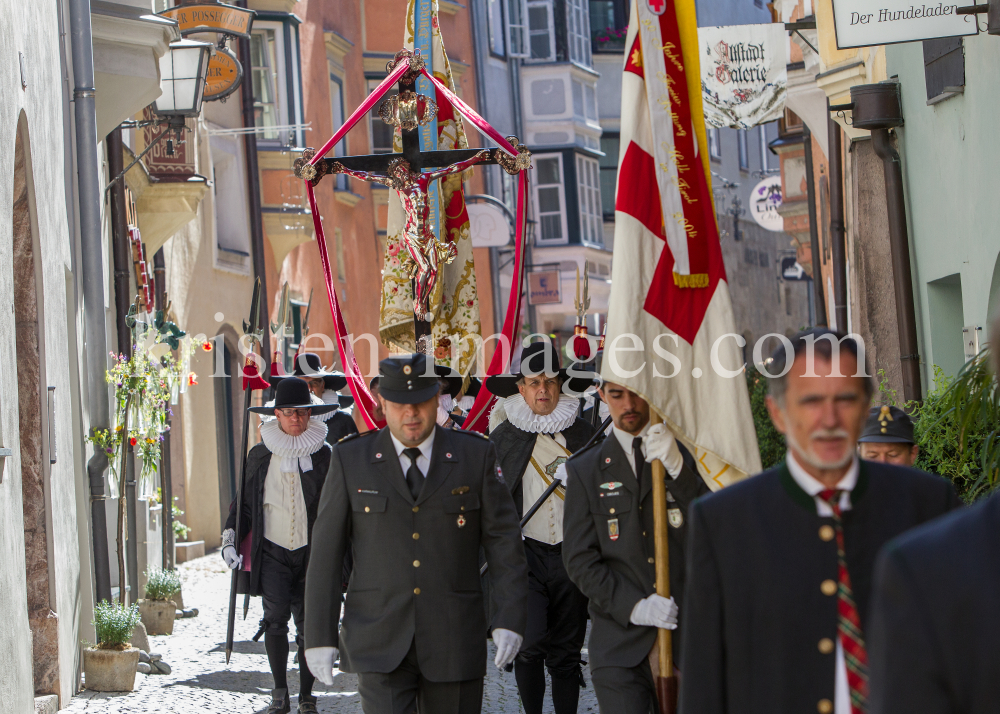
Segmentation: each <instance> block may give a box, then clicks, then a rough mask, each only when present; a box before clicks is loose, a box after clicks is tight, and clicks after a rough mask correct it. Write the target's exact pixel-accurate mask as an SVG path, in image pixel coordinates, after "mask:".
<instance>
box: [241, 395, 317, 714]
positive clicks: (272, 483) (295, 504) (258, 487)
mask: <svg viewBox="0 0 1000 714" xmlns="http://www.w3.org/2000/svg"><path fill="white" fill-rule="evenodd" d="M336 408H337V407H336V406H335V405H332V404H330V405H315V404H313V403H312V401H311V400H310V398H309V387H308V386H307V385H306V383H305V382H304V381H302V380H301V379H298V378H297V377H289V378H286V379H284V380H282V382H281V384H279V385H278V388H277V390H276V394H275V400H274V405H273V406H270V407H252V408H251V411H253V412H256V413H258V414H264V415H268V416H273V417H275V418H274V419H272V420H269V421H265V422H263V423H262V424H261V426H260V435H261V439H262V442H261V443H259V444H257V445H256V446H254V447H253V448H252V449H251V450H250V453H249V454H248V455H247V464H246V484H245V490H244V493H243V504H242V506H243V515H242V517H241V520H240V528H241V530H242V531H243V532H241V533H239V534H237V533H236V531H235V528H236V508H237V503H236V501H235V499H234V500H233V503H232V505H231V506H230V509H229V518H228V520H227V521H226V530H225V531H224V532H223V534H222V557H223V559H224V560H225V561H226V565H228V566H229V567H230V568H237V567H239V566H240V563H241V557H240V556H239V555H238V554H237V552H236V550H237V547H238V545H237V544H239V543H242V542H243V538H245V537H246V535H247V534H248V533H251V532H252V533H253V535H252V538H251V546H250V594H251V595H260V596H261V597H262V600H263V606H264V619H263V620H262V622H261V629H262V630H263V632H264V648H265V650H266V651H267V660H268V664H269V665H270V667H271V675H272V676H273V677H274V689H273V690H272V691H271V703H270V705H269V706H268V709H267V714H285V713H286V712H289V711H291V705H290V701H289V696H288V681H287V674H286V670H287V667H288V620H289V618H290V617H291V618H294V619H295V632H296V636H295V642H296V645H297V646H298V648H299V649H300V650H301V649H302V647H303V643H304V638H303V633H304V629H303V627H304V624H305V623H304V619H305V618H304V605H305V581H306V566H307V565H308V564H309V551H310V544H311V542H312V530H313V523H314V522H315V520H316V509H317V506H318V504H319V496H320V491H321V490H322V488H323V482H324V480H325V479H326V473H327V470H328V469H329V466H330V446H329V445H328V444H327V443H326V441H325V439H326V433H327V428H326V424H325V423H324V422H323V421H320V420H318V419H313V418H311V417H312V416H313V415H316V416H319V415H320V414H323V413H325V412H328V411H333V410H335V409H336ZM313 681H314V677H313V675H312V674H311V673H310V672H309V670H308V669H307V668H306V667H305V666H304V663H303V662H301V661H300V662H299V706H298V711H299V712H300V713H301V714H316V698H315V697H314V696H313V695H312V685H313Z"/></svg>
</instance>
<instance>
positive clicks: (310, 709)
mask: <svg viewBox="0 0 1000 714" xmlns="http://www.w3.org/2000/svg"><path fill="white" fill-rule="evenodd" d="M298 714H318V712H317V710H316V697H303V696H301V695H300V696H299V713H298Z"/></svg>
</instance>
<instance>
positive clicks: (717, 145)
mask: <svg viewBox="0 0 1000 714" xmlns="http://www.w3.org/2000/svg"><path fill="white" fill-rule="evenodd" d="M708 158H710V159H715V160H716V161H722V134H721V133H720V132H719V127H717V126H710V127H708Z"/></svg>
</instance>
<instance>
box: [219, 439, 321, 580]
mask: <svg viewBox="0 0 1000 714" xmlns="http://www.w3.org/2000/svg"><path fill="white" fill-rule="evenodd" d="M271 456H272V454H271V451H270V450H269V449H268V448H267V447H266V446H264V444H263V443H260V444H257V445H256V446H255V447H253V448H252V449H250V453H249V454H247V470H246V484H245V485H244V496H243V516H242V518H241V520H240V531H241V532H240V533H237V534H236V543H237V547H238V546H239V544H240V543H242V542H243V539H244V538H245V537H246V535H247V533H249V532H250V531H251V530H252V531H253V537H252V538H251V539H250V585H249V588H250V594H251V595H254V596H257V595H260V594H261V590H260V564H261V562H262V559H263V547H264V481H265V479H266V478H267V469H268V467H269V466H270V465H271ZM312 462H313V467H312V470H311V471H303V472H301V473H300V474H299V479H300V482H301V484H302V497H303V498H304V499H305V502H306V516H307V518H308V523H309V543H310V544H312V542H313V538H312V529H313V524H314V523H315V522H316V510H317V507H318V505H319V494H320V491H321V490H322V488H323V482H324V481H325V480H326V472H327V470H328V469H329V468H330V446H329V445H328V444H324V445H322V446H321V447H320V448H319V450H318V451H317V452H316V453H315V454H313V455H312ZM226 528H232V529H233V530H236V499H235V498H234V499H233V502H232V503H231V504H230V505H229V517H228V518H227V519H226ZM241 592H242V591H241Z"/></svg>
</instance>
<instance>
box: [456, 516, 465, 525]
mask: <svg viewBox="0 0 1000 714" xmlns="http://www.w3.org/2000/svg"><path fill="white" fill-rule="evenodd" d="M455 522H456V523H457V524H458V527H459V528H465V516H459V517H458V520H457V521H455Z"/></svg>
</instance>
